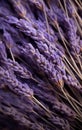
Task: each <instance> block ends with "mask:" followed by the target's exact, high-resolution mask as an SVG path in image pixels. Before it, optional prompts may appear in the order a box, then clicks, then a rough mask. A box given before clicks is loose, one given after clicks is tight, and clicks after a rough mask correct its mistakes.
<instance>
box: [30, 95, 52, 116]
mask: <svg viewBox="0 0 82 130" xmlns="http://www.w3.org/2000/svg"><path fill="white" fill-rule="evenodd" d="M32 99H33V100H34V101H35V102H36V103H37V104H38V105H40V106H41V107H42V108H43V109H44V110H46V111H47V112H48V113H49V114H50V113H51V112H50V111H49V110H48V109H47V108H46V107H45V106H43V105H42V103H40V102H39V101H38V100H37V99H36V98H35V97H34V96H32Z"/></svg>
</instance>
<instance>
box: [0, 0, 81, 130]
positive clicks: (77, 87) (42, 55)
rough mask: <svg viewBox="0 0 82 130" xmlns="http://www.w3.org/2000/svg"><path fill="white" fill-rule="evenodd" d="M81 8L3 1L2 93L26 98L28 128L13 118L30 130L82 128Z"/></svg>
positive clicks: (68, 1) (40, 0)
mask: <svg viewBox="0 0 82 130" xmlns="http://www.w3.org/2000/svg"><path fill="white" fill-rule="evenodd" d="M80 4H82V3H81V0H78V2H76V0H62V1H61V0H57V1H56V0H23V1H22V0H1V1H0V84H1V85H0V90H3V87H6V88H8V89H9V90H10V91H11V92H12V93H15V94H16V95H18V96H19V97H25V98H27V100H28V102H29V103H30V104H31V109H32V114H31V115H30V112H29V111H28V112H27V113H28V114H27V118H25V121H26V122H28V123H26V124H28V125H26V124H25V122H23V121H22V120H21V121H20V120H19V119H18V120H17V116H15V115H16V114H15V115H13V112H11V116H12V118H13V119H14V120H15V121H17V122H19V123H22V124H23V125H25V126H26V127H27V129H32V130H35V129H37V130H44V129H45V130H54V129H57V130H60V129H62V130H75V129H76V128H77V125H75V122H76V121H77V123H78V124H79V125H80V122H82V85H81V84H82V72H81V71H82V31H81V29H82V21H81V19H82V8H81V6H80ZM11 5H12V7H11ZM76 92H77V94H76ZM29 103H27V106H28V104H29ZM1 105H2V104H1ZM0 109H1V108H0ZM10 111H11V108H10ZM34 111H35V113H34ZM16 113H17V112H16ZM46 113H47V114H46ZM28 115H30V116H29V117H28ZM18 116H19V117H20V114H19V113H18ZM21 118H22V116H21ZM38 118H39V120H37V119H38ZM28 119H29V120H28ZM33 119H34V120H33ZM40 119H41V120H43V121H44V122H43V121H40ZM71 121H72V123H71ZM33 122H34V123H33ZM49 122H50V123H49ZM35 124H36V125H35ZM51 124H52V125H51ZM80 127H81V128H82V126H81V125H80ZM77 129H78V128H77ZM78 130H79V129H78Z"/></svg>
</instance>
